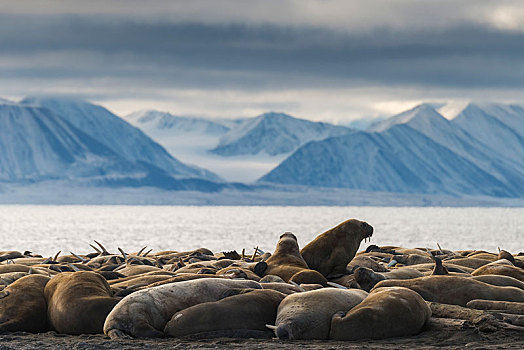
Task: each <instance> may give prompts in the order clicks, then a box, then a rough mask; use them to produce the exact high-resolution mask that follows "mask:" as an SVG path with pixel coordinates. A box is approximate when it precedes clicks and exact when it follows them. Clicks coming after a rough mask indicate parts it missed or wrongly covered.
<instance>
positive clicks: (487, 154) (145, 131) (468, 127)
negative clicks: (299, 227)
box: [0, 97, 524, 198]
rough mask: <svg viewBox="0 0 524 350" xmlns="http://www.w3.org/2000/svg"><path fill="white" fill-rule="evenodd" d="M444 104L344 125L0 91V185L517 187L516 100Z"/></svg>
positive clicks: (522, 164)
mask: <svg viewBox="0 0 524 350" xmlns="http://www.w3.org/2000/svg"><path fill="white" fill-rule="evenodd" d="M447 107H449V105H447V104H443V103H423V104H421V105H418V106H416V107H414V108H412V109H410V110H408V111H405V112H402V113H400V114H398V115H395V116H392V117H390V118H385V119H384V118H378V119H370V120H368V121H359V123H358V125H360V126H363V125H366V124H368V125H369V126H368V127H367V129H365V130H356V129H353V128H349V127H345V126H341V125H334V124H329V123H321V122H312V121H308V120H304V119H299V118H294V117H292V116H290V115H287V114H284V113H277V112H269V113H264V114H261V115H259V116H257V117H253V118H240V119H216V118H205V117H192V116H176V115H173V114H170V113H166V112H159V111H141V112H136V113H132V114H129V115H127V116H125V117H123V118H120V117H118V116H117V115H115V114H113V113H112V112H110V111H109V110H107V109H105V108H104V107H102V106H98V105H95V104H92V103H89V102H86V101H83V100H77V99H71V98H62V97H59V98H58V97H27V98H25V99H23V100H21V101H20V102H12V101H8V100H4V99H0V126H1V129H0V134H1V137H0V184H4V185H5V184H10V183H16V184H24V183H26V184H27V183H38V182H45V181H57V180H60V181H71V182H72V183H75V184H81V185H82V186H84V187H86V188H89V187H93V186H94V187H100V186H102V187H104V186H105V187H119V188H121V187H156V188H159V189H162V190H190V191H197V192H216V191H221V190H223V189H225V188H228V189H234V190H240V191H250V192H251V193H257V191H259V190H261V189H271V188H277V189H278V191H288V189H290V188H295V189H297V188H298V190H299V191H300V188H318V189H319V190H321V189H322V188H333V189H336V188H343V189H350V190H363V191H370V192H377V193H378V192H390V193H404V194H428V195H448V196H454V197H457V198H458V197H464V196H487V197H499V198H524V181H523V179H524V109H523V108H522V107H520V106H518V105H508V104H488V103H469V104H466V105H464V106H461V107H460V109H457V110H456V111H455V112H454V115H453V116H450V115H448V113H447V112H446V111H447V109H446V108H447ZM448 109H449V108H448ZM445 112H446V113H445ZM444 115H446V117H444ZM194 164H196V165H194ZM243 172H244V173H246V174H249V176H247V175H246V176H245V177H243V178H242V177H241V176H240V175H241V174H242V173H243ZM228 181H242V182H246V183H248V185H242V184H239V183H231V182H228ZM297 186H298V187H297ZM0 190H1V188H0ZM253 191H254V192H253Z"/></svg>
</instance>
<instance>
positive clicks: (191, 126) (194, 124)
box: [124, 110, 230, 135]
mask: <svg viewBox="0 0 524 350" xmlns="http://www.w3.org/2000/svg"><path fill="white" fill-rule="evenodd" d="M124 119H125V120H127V121H128V122H130V123H131V124H133V125H135V126H136V127H138V128H140V129H141V130H142V131H144V132H145V133H146V134H148V135H149V134H154V133H159V132H161V131H165V132H169V134H170V135H180V134H188V133H189V134H205V135H223V134H225V133H226V132H228V131H229V129H230V128H229V127H227V126H225V125H223V124H221V123H217V122H214V121H212V120H209V119H205V118H198V117H182V116H175V115H173V114H171V113H167V112H160V111H154V110H147V111H139V112H134V113H131V114H128V115H127V116H125V117H124Z"/></svg>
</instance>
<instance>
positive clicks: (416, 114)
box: [368, 103, 445, 132]
mask: <svg viewBox="0 0 524 350" xmlns="http://www.w3.org/2000/svg"><path fill="white" fill-rule="evenodd" d="M436 107H437V106H435V105H434V104H431V103H422V104H420V105H418V106H415V107H414V108H412V109H410V110H407V111H405V112H402V113H400V114H397V115H395V116H393V117H391V118H388V119H385V120H383V121H381V122H379V123H377V124H373V125H372V126H371V127H370V128H369V129H368V131H371V132H382V131H385V130H387V129H390V128H391V127H393V126H395V125H398V124H408V125H409V124H411V123H424V124H432V123H438V122H441V121H444V120H445V118H444V117H443V116H442V115H441V114H440V113H439V112H437V110H436Z"/></svg>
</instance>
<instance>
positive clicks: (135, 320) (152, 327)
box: [104, 278, 262, 338]
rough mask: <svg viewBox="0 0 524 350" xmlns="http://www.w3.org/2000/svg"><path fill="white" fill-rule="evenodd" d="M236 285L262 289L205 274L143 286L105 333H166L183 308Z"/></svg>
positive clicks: (127, 299) (150, 335) (218, 295)
mask: <svg viewBox="0 0 524 350" xmlns="http://www.w3.org/2000/svg"><path fill="white" fill-rule="evenodd" d="M232 288H254V289H262V287H261V286H260V284H259V283H257V282H255V281H246V280H231V279H226V278H203V279H196V280H190V281H184V282H176V283H169V284H164V285H160V286H157V287H151V288H147V289H142V290H139V291H138V292H135V293H133V294H130V295H128V296H126V297H125V298H124V299H122V300H121V301H120V302H119V303H118V305H117V306H116V307H115V308H114V309H113V310H112V311H111V313H110V314H109V315H108V316H107V318H106V321H105V323H104V333H105V334H106V335H108V336H109V337H111V338H119V337H129V336H134V337H144V338H159V337H163V336H164V332H163V330H164V327H165V326H166V324H167V322H168V321H169V320H170V319H171V317H172V316H173V315H174V314H175V313H177V312H178V311H180V310H183V309H186V308H188V307H191V306H193V305H196V304H200V303H205V302H209V301H217V300H219V299H220V298H221V296H222V294H223V293H224V292H225V291H226V290H229V289H232Z"/></svg>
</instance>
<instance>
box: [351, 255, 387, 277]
mask: <svg viewBox="0 0 524 350" xmlns="http://www.w3.org/2000/svg"><path fill="white" fill-rule="evenodd" d="M358 267H367V268H368V269H371V270H373V271H375V272H388V271H389V270H388V269H386V267H385V266H384V265H382V264H379V263H378V262H377V261H375V260H374V259H373V258H371V257H369V256H361V255H357V256H355V257H354V258H353V259H352V260H351V261H350V262H349V264H348V265H347V266H346V271H347V272H349V273H353V272H355V270H356V269H357V268H358Z"/></svg>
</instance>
